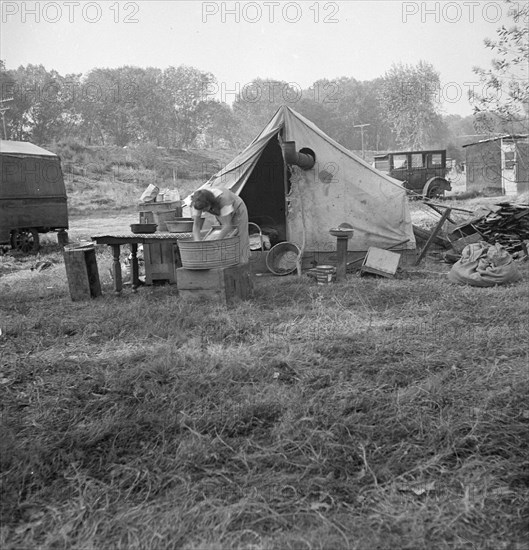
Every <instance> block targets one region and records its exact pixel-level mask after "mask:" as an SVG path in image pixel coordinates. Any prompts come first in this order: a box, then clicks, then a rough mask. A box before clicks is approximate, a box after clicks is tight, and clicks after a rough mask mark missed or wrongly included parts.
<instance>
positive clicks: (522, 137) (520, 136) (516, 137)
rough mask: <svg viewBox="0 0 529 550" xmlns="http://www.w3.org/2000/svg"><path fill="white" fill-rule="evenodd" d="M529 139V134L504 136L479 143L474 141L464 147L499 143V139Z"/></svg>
mask: <svg viewBox="0 0 529 550" xmlns="http://www.w3.org/2000/svg"><path fill="white" fill-rule="evenodd" d="M527 137H529V134H506V135H504V136H496V137H491V138H487V139H480V140H479V141H474V142H472V143H466V144H465V145H462V147H469V146H470V145H477V144H478V143H487V142H488V141H497V140H498V139H512V140H517V139H525V138H527Z"/></svg>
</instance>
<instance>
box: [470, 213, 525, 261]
mask: <svg viewBox="0 0 529 550" xmlns="http://www.w3.org/2000/svg"><path fill="white" fill-rule="evenodd" d="M491 210H492V209H491ZM493 210H494V211H491V212H489V213H488V214H486V215H484V216H483V217H482V218H480V219H479V220H476V221H474V222H473V224H472V225H473V227H474V228H475V229H476V230H477V231H478V232H479V233H480V234H481V235H482V237H483V239H484V240H485V241H487V242H489V243H491V244H494V243H499V244H501V245H502V246H503V247H505V249H506V250H507V251H508V252H510V253H513V252H518V251H519V250H522V249H523V243H524V241H529V205H526V204H524V205H516V204H511V203H506V202H505V203H500V204H498V205H496V206H495V207H494V209H493Z"/></svg>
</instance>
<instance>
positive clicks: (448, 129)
mask: <svg viewBox="0 0 529 550" xmlns="http://www.w3.org/2000/svg"><path fill="white" fill-rule="evenodd" d="M507 1H509V0H507ZM517 6H518V8H517V11H516V10H515V11H514V12H513V18H514V19H515V22H517V21H520V19H521V20H522V21H523V17H524V16H525V18H527V15H528V13H529V12H527V10H528V9H529V8H528V7H527V5H526V4H522V8H520V6H519V4H517ZM523 10H526V11H525V13H524V11H523ZM527 32H528V31H527V28H526V27H523V26H521V27H520V26H518V27H513V28H512V29H506V28H505V27H502V28H500V29H499V30H498V40H497V41H492V40H490V41H488V42H487V43H486V46H487V47H490V48H491V49H492V50H493V51H495V53H497V54H499V55H500V59H499V60H495V61H494V62H493V65H492V69H490V70H483V69H477V68H476V69H475V72H476V74H477V75H478V76H479V78H480V81H481V83H482V86H480V87H478V88H477V90H478V91H476V89H472V90H470V91H469V93H468V94H467V95H468V96H469V98H470V99H471V100H472V101H473V104H474V108H475V115H474V116H470V117H465V118H463V117H459V116H455V115H452V116H443V114H442V110H441V99H442V93H441V91H442V88H441V83H440V77H439V73H438V72H437V71H436V70H435V68H434V67H433V66H432V65H431V64H430V63H426V62H423V61H421V62H419V63H418V64H417V65H416V66H409V65H402V64H397V65H393V66H392V67H391V68H390V69H389V70H388V71H387V72H386V74H385V75H384V76H383V77H380V78H377V79H374V80H370V81H359V80H356V79H355V78H352V77H343V78H339V79H334V80H325V79H322V80H318V81H316V82H314V84H313V85H312V86H310V87H309V88H307V89H301V87H299V86H297V85H296V84H294V83H287V82H280V81H275V80H263V79H255V80H254V81H253V82H251V83H249V84H248V85H246V86H243V87H242V88H241V89H239V90H237V93H236V96H235V100H234V101H233V104H232V105H229V104H228V103H226V102H225V101H223V99H225V98H224V97H223V96H222V92H223V86H222V84H219V83H218V82H217V80H216V78H215V76H214V75H213V74H211V73H209V72H204V71H200V70H199V69H196V68H193V67H188V66H184V65H181V66H179V67H168V68H166V69H164V70H162V69H159V68H152V67H150V68H140V67H132V66H125V67H120V68H114V69H101V68H96V69H93V70H92V71H90V72H89V73H88V74H86V75H81V74H68V75H64V76H63V75H61V74H59V73H58V72H57V71H55V70H51V71H48V70H46V69H45V68H44V67H43V66H41V65H38V66H36V65H28V66H25V67H23V66H21V67H19V68H18V69H16V70H7V69H6V67H5V64H4V63H3V62H0V85H1V95H2V97H1V99H2V100H9V101H3V102H2V107H3V108H4V109H2V110H3V116H4V119H3V133H4V136H6V137H8V138H9V139H16V140H29V141H33V142H34V143H38V144H46V143H50V142H52V141H59V140H61V139H63V138H65V137H70V138H75V139H78V140H81V141H83V142H85V143H87V144H103V145H106V144H115V145H118V146H125V145H128V144H134V143H146V142H149V143H154V144H156V145H160V146H169V147H175V146H176V147H190V146H203V147H212V146H219V145H221V144H223V143H225V144H227V145H229V146H232V147H240V146H242V145H245V144H246V143H248V141H249V140H251V139H252V138H253V137H255V136H256V135H257V133H258V132H259V131H260V130H261V128H262V127H263V125H264V124H266V122H267V121H268V120H269V119H270V118H271V116H272V115H273V113H274V112H275V111H276V109H277V108H278V107H279V106H280V105H282V104H286V105H289V106H291V107H293V108H294V109H295V110H296V111H298V112H300V113H301V114H302V115H304V116H306V117H307V118H309V119H310V120H312V121H313V122H314V123H315V124H317V125H318V126H319V127H320V128H322V129H323V131H325V132H326V133H327V134H328V135H330V136H331V137H333V138H334V139H336V140H337V141H339V142H340V143H341V144H342V145H344V146H345V147H348V148H350V149H356V150H359V149H361V148H365V149H372V150H377V151H381V150H390V149H395V148H401V149H420V148H428V147H432V148H433V147H443V148H448V149H450V148H453V149H454V153H452V155H451V156H452V157H454V156H457V155H456V154H455V149H457V145H458V144H459V142H458V137H460V136H465V137H467V141H468V138H469V137H471V136H473V135H476V133H477V132H479V131H481V132H483V131H511V132H512V131H518V132H520V131H527V130H528V128H527V120H528V118H529V110H528V109H529V108H528V106H527V105H528V99H529V84H527V78H526V79H525V80H524V75H523V70H524V67H525V68H526V65H527V64H528V63H529V51H528V50H529V47H528V42H527V38H528V37H527ZM525 77H527V75H525ZM485 87H487V89H488V90H489V92H488V93H487V94H483V93H480V92H482V91H483V90H484V89H485ZM490 90H492V91H493V92H494V91H496V92H497V93H495V94H494V93H493V94H490ZM456 92H457V90H456ZM465 99H466V97H463V95H462V96H461V100H465ZM5 107H8V110H7V111H6V110H5ZM361 125H362V126H363V127H362V128H360V126H361Z"/></svg>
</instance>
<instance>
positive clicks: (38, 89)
mask: <svg viewBox="0 0 529 550" xmlns="http://www.w3.org/2000/svg"><path fill="white" fill-rule="evenodd" d="M0 79H1V81H2V98H3V99H6V98H7V97H13V101H10V102H9V104H8V105H7V106H8V107H9V111H7V112H6V114H5V121H6V127H7V128H6V129H7V135H8V136H9V138H10V139H15V140H31V141H33V142H35V143H39V144H46V143H48V142H50V141H52V140H54V139H59V138H60V137H61V136H62V135H63V134H64V132H65V129H68V128H69V127H70V126H71V124H72V123H73V122H74V119H73V118H72V114H73V113H72V107H73V105H72V103H71V101H70V98H71V90H70V89H69V85H68V82H67V80H66V79H65V78H64V77H63V76H61V75H60V74H59V73H58V72H57V71H54V70H52V71H47V70H46V69H45V68H44V67H43V66H42V65H27V66H26V67H24V66H20V67H19V68H18V69H16V70H14V71H6V70H5V66H3V67H2V71H1V77H0Z"/></svg>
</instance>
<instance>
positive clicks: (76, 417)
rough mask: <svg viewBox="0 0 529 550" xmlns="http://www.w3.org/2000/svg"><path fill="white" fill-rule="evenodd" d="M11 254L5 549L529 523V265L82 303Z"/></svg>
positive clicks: (3, 282)
mask: <svg viewBox="0 0 529 550" xmlns="http://www.w3.org/2000/svg"><path fill="white" fill-rule="evenodd" d="M43 258H44V259H46V260H47V261H50V262H52V263H53V265H52V266H51V267H49V268H48V269H45V270H42V271H36V270H34V271H31V270H30V269H29V268H30V267H31V266H32V265H33V264H32V262H33V263H34V262H35V258H33V259H31V258H29V259H28V258H26V259H22V258H12V257H9V256H5V257H3V258H0V261H1V262H2V264H1V265H3V266H4V268H5V266H6V264H10V266H9V268H8V269H4V270H3V271H0V274H2V273H4V275H3V277H1V278H0V286H1V292H2V302H1V304H0V315H1V317H0V328H1V329H2V335H1V336H0V354H1V360H0V369H1V370H0V391H1V392H2V401H1V402H2V409H3V410H2V427H1V439H0V441H1V443H2V446H3V450H2V454H1V466H2V477H1V484H2V485H1V486H2V498H1V513H2V522H1V525H2V527H1V528H0V544H1V546H2V548H5V549H15V548H42V549H62V548H64V549H70V548H79V549H81V548H82V549H92V548H101V549H107V548H108V549H111V548H112V549H116V548H123V549H141V550H144V549H166V548H175V549H176V548H179V549H185V550H198V549H200V550H221V549H222V550H224V549H243V548H244V549H254V550H261V549H286V548H290V549H299V550H301V549H332V550H337V549H346V548H348V549H366V550H367V549H373V548H378V549H394V548H406V549H412V548H413V549H416V548H428V549H430V548H433V549H439V550H444V549H449V548H450V549H452V548H461V549H467V548H468V549H471V548H490V549H493V548H494V549H505V550H510V549H516V550H523V549H526V548H528V545H527V540H528V537H529V529H528V519H529V469H528V466H529V462H528V456H529V405H528V400H527V398H528V395H529V374H528V370H527V364H528V363H527V360H528V346H527V342H528V323H527V319H528V310H529V301H528V300H527V296H528V289H529V282H528V276H529V264H528V263H525V264H522V265H521V266H520V267H521V269H522V271H523V274H524V281H523V282H522V283H519V284H517V285H515V286H512V287H498V288H488V289H487V288H467V287H459V286H453V285H450V284H449V283H448V281H447V280H446V277H445V272H446V271H447V269H448V268H447V267H446V266H443V264H435V263H433V262H426V263H425V264H424V266H422V267H421V269H418V268H414V269H413V271H412V270H410V271H408V272H406V273H404V274H403V275H402V277H401V278H399V279H395V280H379V279H375V278H361V279H360V278H356V277H352V278H351V279H350V280H349V281H348V282H347V284H336V285H331V286H329V287H328V288H327V287H319V286H317V285H315V283H314V282H312V281H311V280H310V279H308V278H305V277H303V278H300V279H298V278H297V277H294V276H292V277H283V278H261V279H257V280H256V293H255V298H254V299H253V300H252V301H250V302H248V303H243V304H240V305H239V306H237V307H235V308H231V309H225V308H221V307H216V306H211V305H208V304H203V305H200V304H199V305H196V304H193V305H190V304H186V303H183V302H182V301H181V300H180V299H179V297H178V293H177V291H176V289H175V288H174V287H173V286H166V287H152V288H142V289H141V290H140V291H139V292H138V294H136V295H133V294H131V293H130V291H128V292H127V291H125V292H124V293H123V295H122V296H121V297H115V296H114V295H113V294H112V293H111V288H110V280H109V278H108V276H105V275H104V274H105V273H107V267H108V266H109V265H110V256H109V254H108V253H107V251H106V250H101V251H99V252H98V261H99V267H100V273H101V275H102V279H103V287H104V296H103V297H102V298H100V299H97V300H93V301H89V302H76V303H72V302H71V301H70V299H69V296H68V291H67V287H66V283H65V274H64V266H63V265H62V261H61V256H60V253H59V251H58V249H57V248H56V247H55V246H54V245H47V247H46V248H45V250H44V251H43V254H42V255H41V259H43Z"/></svg>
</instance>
